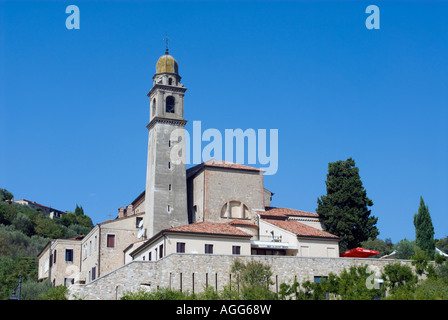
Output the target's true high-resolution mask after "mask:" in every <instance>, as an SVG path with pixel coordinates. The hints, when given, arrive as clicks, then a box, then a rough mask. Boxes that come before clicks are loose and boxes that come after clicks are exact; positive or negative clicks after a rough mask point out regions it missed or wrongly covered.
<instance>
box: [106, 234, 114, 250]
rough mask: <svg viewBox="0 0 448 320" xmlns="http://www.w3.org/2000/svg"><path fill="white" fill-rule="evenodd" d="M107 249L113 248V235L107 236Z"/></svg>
mask: <svg viewBox="0 0 448 320" xmlns="http://www.w3.org/2000/svg"><path fill="white" fill-rule="evenodd" d="M107 247H108V248H115V235H114V234H108V235H107Z"/></svg>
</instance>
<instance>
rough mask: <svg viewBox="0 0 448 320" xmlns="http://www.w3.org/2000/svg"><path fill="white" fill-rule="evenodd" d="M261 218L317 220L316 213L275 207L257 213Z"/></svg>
mask: <svg viewBox="0 0 448 320" xmlns="http://www.w3.org/2000/svg"><path fill="white" fill-rule="evenodd" d="M257 213H258V214H259V215H260V216H261V217H268V216H269V217H276V218H285V219H286V218H287V217H289V216H293V217H311V218H319V215H318V214H317V213H313V212H307V211H301V210H295V209H288V208H277V207H266V209H265V211H257Z"/></svg>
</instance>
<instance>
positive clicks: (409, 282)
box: [382, 262, 418, 290]
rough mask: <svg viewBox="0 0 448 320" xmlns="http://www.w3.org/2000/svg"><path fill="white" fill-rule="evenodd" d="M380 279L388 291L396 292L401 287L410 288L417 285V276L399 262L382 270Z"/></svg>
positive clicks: (390, 264)
mask: <svg viewBox="0 0 448 320" xmlns="http://www.w3.org/2000/svg"><path fill="white" fill-rule="evenodd" d="M382 278H383V280H384V282H385V286H386V287H387V288H389V289H390V290H396V289H398V288H402V287H407V288H409V287H412V286H414V285H415V284H416V283H417V280H418V278H417V276H416V275H415V274H414V273H413V272H412V269H411V268H410V267H409V266H407V265H403V264H401V263H399V262H396V263H389V264H387V265H386V266H385V267H384V269H383V274H382Z"/></svg>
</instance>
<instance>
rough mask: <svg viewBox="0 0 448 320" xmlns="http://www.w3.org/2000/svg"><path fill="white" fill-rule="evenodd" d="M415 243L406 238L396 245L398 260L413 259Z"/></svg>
mask: <svg viewBox="0 0 448 320" xmlns="http://www.w3.org/2000/svg"><path fill="white" fill-rule="evenodd" d="M414 248H415V243H414V241H412V242H411V241H409V240H408V239H406V238H404V239H403V240H401V241H400V242H398V243H397V244H396V245H395V252H396V256H395V257H396V258H397V259H411V258H412V256H413V255H414V253H415V250H414Z"/></svg>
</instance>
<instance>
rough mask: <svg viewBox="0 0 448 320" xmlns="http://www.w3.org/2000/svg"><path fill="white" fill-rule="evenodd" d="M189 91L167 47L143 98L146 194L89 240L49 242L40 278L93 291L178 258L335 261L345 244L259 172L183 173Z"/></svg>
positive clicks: (200, 168) (204, 169)
mask: <svg viewBox="0 0 448 320" xmlns="http://www.w3.org/2000/svg"><path fill="white" fill-rule="evenodd" d="M186 91H187V88H185V87H184V86H183V84H182V83H181V77H180V75H179V66H178V62H177V61H176V59H174V57H173V56H171V55H170V54H169V52H168V49H166V51H165V54H164V55H162V56H161V57H160V58H159V59H158V61H157V63H156V72H155V75H154V77H153V87H152V88H151V90H150V91H149V93H148V94H147V96H148V98H149V124H148V125H147V129H148V149H147V150H148V153H147V171H146V188H145V190H144V191H143V192H142V193H141V194H140V195H138V196H137V197H136V198H135V200H133V201H132V202H131V203H129V204H128V205H127V206H125V207H121V208H119V209H118V216H117V218H116V219H113V220H107V221H105V222H102V223H99V224H97V225H96V226H95V227H94V228H93V229H92V230H91V231H90V232H89V233H88V234H87V235H85V236H80V237H77V238H73V239H54V240H51V241H50V242H49V243H48V244H47V245H46V247H45V248H44V249H43V250H42V251H41V252H40V253H39V255H38V260H39V275H38V277H39V279H40V280H43V279H49V280H50V281H51V283H52V284H53V285H66V286H70V285H72V284H88V283H91V282H93V281H95V280H96V279H98V278H100V277H102V276H105V275H107V274H111V273H113V272H115V271H116V270H118V269H119V268H120V269H122V268H123V267H124V266H126V265H128V264H130V263H132V262H135V261H160V260H163V259H165V258H166V257H168V256H170V255H173V254H177V255H186V254H189V255H190V256H191V255H197V256H199V255H210V256H218V255H219V256H227V255H228V256H294V257H329V258H338V257H339V238H338V237H337V236H335V235H333V234H330V233H328V232H326V231H325V230H324V226H323V224H322V223H321V220H320V219H319V216H318V215H317V214H316V213H312V212H306V211H301V210H295V209H289V208H282V207H274V206H272V205H271V201H272V197H273V195H274V193H273V192H271V191H270V190H268V189H266V188H265V187H264V182H263V170H261V169H259V168H255V167H250V166H247V165H242V164H236V163H231V162H227V161H222V160H215V159H211V160H208V161H205V162H203V163H201V164H198V165H195V166H193V167H191V168H189V169H187V168H186V164H185V162H182V161H173V159H172V151H173V148H178V149H179V150H185V133H184V127H185V124H186V122H187V121H186V120H185V119H184V96H185V94H186ZM173 137H174V138H173ZM179 147H180V148H179ZM182 148H183V149H182ZM181 259H182V256H181ZM170 275H171V273H170ZM181 275H182V273H181ZM170 281H171V280H170Z"/></svg>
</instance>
